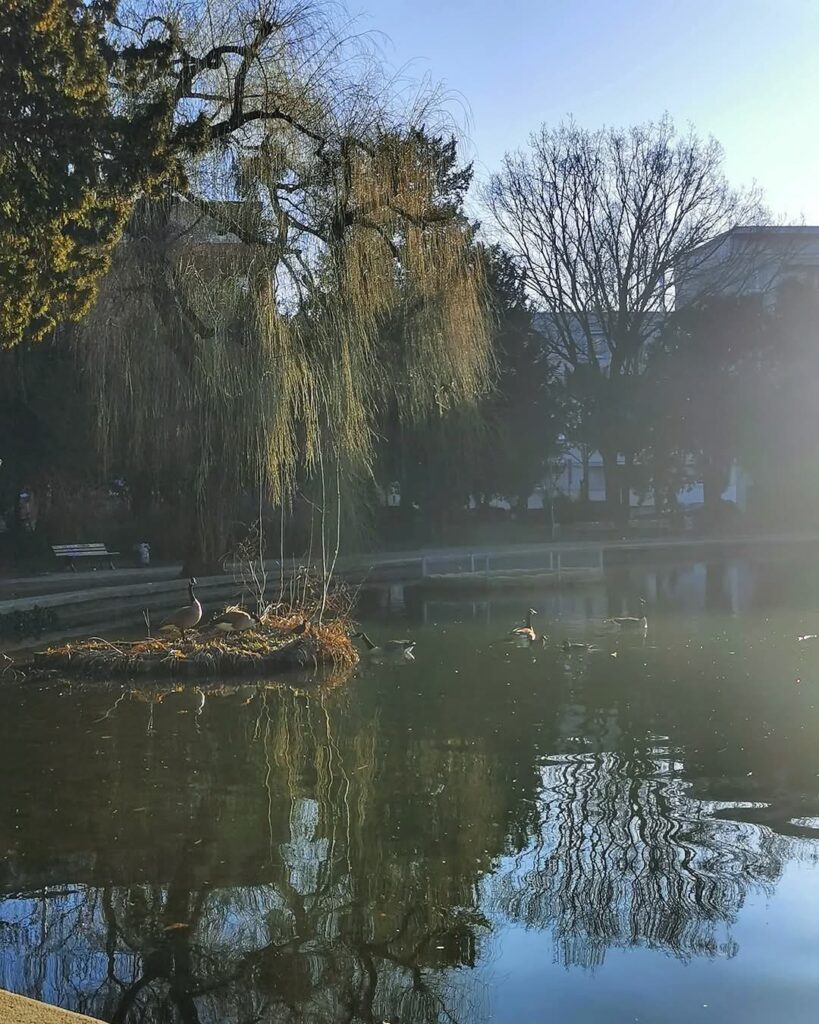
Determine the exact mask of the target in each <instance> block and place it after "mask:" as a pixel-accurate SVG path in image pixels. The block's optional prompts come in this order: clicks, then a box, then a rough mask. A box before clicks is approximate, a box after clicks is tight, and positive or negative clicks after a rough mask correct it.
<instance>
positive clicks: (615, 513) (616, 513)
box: [600, 449, 628, 526]
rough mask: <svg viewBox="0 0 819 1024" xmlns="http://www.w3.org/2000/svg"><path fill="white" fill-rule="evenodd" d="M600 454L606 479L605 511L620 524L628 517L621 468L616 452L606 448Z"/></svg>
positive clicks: (614, 521) (612, 519)
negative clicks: (624, 502)
mask: <svg viewBox="0 0 819 1024" xmlns="http://www.w3.org/2000/svg"><path fill="white" fill-rule="evenodd" d="M600 454H601V455H602V456H603V476H604V477H605V480H606V512H607V514H608V517H609V518H610V519H611V521H612V522H613V523H614V524H615V525H617V526H622V525H623V524H624V523H625V522H626V521H627V519H628V508H627V506H624V505H623V483H622V469H621V467H620V465H619V464H618V462H617V452H616V451H611V450H609V449H606V450H605V451H602V450H601V452H600Z"/></svg>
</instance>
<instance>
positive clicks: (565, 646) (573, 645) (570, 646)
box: [560, 640, 591, 652]
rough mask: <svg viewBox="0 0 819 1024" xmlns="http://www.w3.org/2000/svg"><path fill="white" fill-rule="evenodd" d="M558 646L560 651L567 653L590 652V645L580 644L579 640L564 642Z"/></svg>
mask: <svg viewBox="0 0 819 1024" xmlns="http://www.w3.org/2000/svg"><path fill="white" fill-rule="evenodd" d="M560 646H561V648H562V650H564V651H567V652H571V651H590V650H591V644H584V643H580V641H579V640H564V641H563V643H562V644H561V645H560Z"/></svg>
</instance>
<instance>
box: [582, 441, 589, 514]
mask: <svg viewBox="0 0 819 1024" xmlns="http://www.w3.org/2000/svg"><path fill="white" fill-rule="evenodd" d="M580 460H581V467H582V471H583V475H582V476H581V477H580V502H581V504H582V505H583V506H584V507H585V508H588V506H589V448H588V445H585V444H584V445H581V446H580Z"/></svg>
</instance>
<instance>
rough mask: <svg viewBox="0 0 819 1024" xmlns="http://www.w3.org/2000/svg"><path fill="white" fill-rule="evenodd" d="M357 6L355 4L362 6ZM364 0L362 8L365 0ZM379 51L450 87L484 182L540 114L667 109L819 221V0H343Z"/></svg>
mask: <svg viewBox="0 0 819 1024" xmlns="http://www.w3.org/2000/svg"><path fill="white" fill-rule="evenodd" d="M356 3H358V4H359V6H356ZM362 4H363V6H361V5H362ZM350 9H351V10H352V12H353V13H354V14H356V15H357V25H358V26H359V27H360V28H361V29H363V30H372V31H373V32H375V33H383V34H384V35H383V37H382V36H381V35H379V36H378V38H377V41H378V44H379V46H380V48H381V50H382V52H383V53H384V55H385V57H386V58H387V60H388V61H389V62H390V63H391V64H392V65H393V66H394V67H395V68H397V69H402V70H403V72H404V73H405V74H406V75H408V76H410V77H412V78H421V77H423V76H425V75H428V76H430V77H431V78H433V79H435V80H436V81H441V82H442V83H443V85H444V87H445V88H446V91H447V94H448V97H449V103H450V106H451V108H452V110H453V111H454V113H455V114H456V116H457V117H458V118H459V120H460V121H461V123H465V125H466V132H467V136H468V144H467V147H466V155H467V156H468V157H469V158H470V159H473V160H474V161H475V167H476V174H477V176H478V177H479V178H482V177H485V176H487V175H488V174H489V173H490V172H491V171H492V170H494V169H495V168H496V167H497V166H498V164H499V161H500V160H501V158H502V156H503V154H504V152H506V151H507V150H510V149H515V148H516V147H518V146H520V145H522V144H524V143H525V141H526V137H527V135H528V133H529V132H531V131H532V130H533V129H535V128H537V127H538V126H539V125H540V124H542V123H543V122H546V123H548V124H555V123H557V122H559V121H560V120H562V119H563V118H565V117H566V116H568V115H573V116H574V118H575V120H576V121H577V122H578V123H579V124H581V125H583V126H584V127H588V128H597V127H600V126H602V125H616V126H626V125H630V124H637V123H640V122H643V121H646V120H653V119H656V118H658V117H660V116H661V115H662V114H663V113H664V112H666V111H667V112H668V113H670V114H671V115H672V117H673V118H674V120H675V121H676V122H677V124H678V125H679V126H681V127H685V126H687V125H688V124H691V125H693V126H694V127H695V128H696V130H697V131H698V132H699V133H700V134H702V135H713V136H714V137H715V138H717V139H718V140H719V141H720V142H721V143H722V145H723V147H724V149H725V157H726V161H725V168H726V173H727V174H728V177H729V178H730V180H731V181H732V182H733V183H734V184H735V185H749V184H751V183H752V182H757V183H758V184H759V185H760V186H761V187H762V188H763V190H764V193H765V196H766V199H767V202H768V205H769V207H770V209H771V211H772V212H773V214H774V215H775V216H776V217H778V218H780V219H781V220H782V221H783V222H792V221H798V220H801V219H804V221H805V222H806V223H812V224H819V0H710V2H706V0H559V2H558V0H472V2H468V0H350Z"/></svg>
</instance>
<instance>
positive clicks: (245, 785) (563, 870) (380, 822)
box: [0, 646, 816, 1024]
mask: <svg viewBox="0 0 819 1024" xmlns="http://www.w3.org/2000/svg"><path fill="white" fill-rule="evenodd" d="M629 656H630V655H629V650H628V649H626V648H625V647H623V648H621V649H620V659H619V661H617V662H616V665H617V666H620V668H618V671H621V670H622V671H623V672H624V673H625V675H624V676H623V678H624V679H627V685H624V687H623V688H622V689H617V687H616V686H615V683H614V681H613V677H612V671H613V664H614V663H613V662H612V660H611V659H609V657H608V654H607V653H606V652H602V653H601V654H600V656H599V657H596V658H595V657H592V656H589V658H588V659H581V660H575V661H565V660H564V659H563V656H562V655H556V656H555V660H554V662H553V663H548V664H546V663H544V662H541V663H540V664H538V665H534V664H532V663H531V659H528V660H527V661H526V662H520V665H521V666H524V665H525V666H527V667H526V671H527V672H529V671H530V672H531V673H533V675H532V677H531V678H532V679H533V680H541V679H542V678H543V677H544V673H548V675H549V678H550V679H551V680H552V687H553V689H552V691H551V695H550V697H549V701H550V706H549V708H548V712H547V711H546V710H543V698H542V697H541V695H540V693H539V692H538V691H537V690H535V691H534V692H535V693H536V699H537V701H538V702H539V703H538V704H537V707H539V708H541V710H540V711H539V712H538V714H537V715H534V714H531V715H527V714H523V713H520V714H518V713H517V712H518V710H519V709H520V707H521V706H520V705H519V704H517V703H515V701H517V700H518V698H520V699H522V696H523V686H524V684H519V689H518V691H517V696H515V697H508V696H507V694H509V693H512V692H514V691H513V690H512V689H511V684H510V689H508V690H507V688H506V687H500V686H499V685H498V684H497V679H496V678H495V677H493V676H492V673H491V672H490V671H489V669H486V670H485V671H484V672H483V675H484V676H485V677H486V678H487V680H488V682H487V684H486V685H485V687H484V689H482V690H480V689H479V687H480V686H481V685H482V684H481V683H480V679H481V678H483V677H482V676H481V674H480V671H479V669H480V670H484V668H485V665H486V656H485V655H484V654H478V655H476V658H475V662H474V671H473V675H470V679H471V678H474V679H475V683H474V684H471V685H473V687H474V688H473V691H472V694H473V697H474V699H473V700H471V701H466V700H464V699H463V693H462V692H455V691H454V690H451V689H450V690H447V689H446V688H444V687H439V688H438V689H435V688H434V687H433V686H432V684H430V688H429V689H428V690H426V691H425V690H423V684H422V683H420V682H418V683H415V682H414V683H413V686H411V687H409V688H401V687H399V686H398V685H394V681H393V680H392V679H391V678H390V679H388V680H387V682H385V683H384V684H383V685H384V690H383V692H380V693H379V692H377V691H373V690H372V689H370V690H368V689H367V687H366V686H362V685H361V683H356V684H355V685H353V686H350V687H348V688H346V689H345V688H338V689H335V690H333V689H331V690H329V691H326V690H317V689H314V690H306V689H305V690H303V691H294V690H285V689H278V688H273V687H263V686H261V687H257V686H242V687H221V688H216V689H211V690H209V691H208V697H207V702H206V706H205V708H204V710H203V711H202V710H201V708H200V707H199V701H198V699H194V698H192V697H191V696H190V694H186V693H185V692H176V691H167V690H166V691H156V692H153V693H149V692H147V691H140V692H137V693H128V694H126V697H120V699H117V698H116V695H114V696H113V697H112V696H111V695H110V694H108V693H105V692H103V691H98V690H85V691H83V692H82V693H80V692H79V691H73V690H63V691H60V692H59V693H58V692H56V691H55V690H54V689H53V688H52V689H50V690H49V689H45V690H43V691H38V692H33V691H31V690H27V691H25V692H23V691H22V690H18V691H15V694H14V696H13V697H12V696H9V692H10V691H9V690H6V691H5V696H3V695H0V713H1V712H2V711H3V710H4V707H6V709H7V710H8V708H11V707H12V705H14V711H15V714H14V723H15V724H14V728H10V729H7V730H5V731H4V732H3V736H2V740H3V742H2V744H0V771H1V772H2V773H3V777H4V779H6V780H7V785H5V786H4V787H2V789H0V822H5V823H13V828H11V827H9V826H3V836H2V842H3V844H4V846H3V848H4V849H5V850H6V851H7V856H6V859H5V863H4V865H3V866H2V868H0V889H1V890H2V892H3V893H4V899H3V900H2V903H0V985H2V986H5V987H8V988H11V989H13V990H16V991H20V992H24V993H26V994H28V995H31V996H34V997H39V998H44V999H47V1000H50V1001H53V1002H57V1003H59V1004H61V1005H64V1006H67V1007H70V1008H73V1009H78V1010H81V1011H85V1012H88V1013H91V1014H93V1015H96V1016H99V1017H101V1018H103V1019H105V1020H108V1021H114V1022H119V1024H137V1022H140V1024H170V1022H181V1024H194V1022H201V1024H222V1022H229V1024H250V1022H252V1021H270V1022H276V1024H279V1022H282V1024H290V1022H293V1024H295V1022H297V1021H298V1022H305V1024H314V1022H315V1024H319V1022H321V1024H326V1022H338V1024H341V1022H351V1024H353V1022H355V1024H358V1022H363V1024H370V1022H374V1024H379V1022H381V1021H391V1022H401V1024H438V1022H449V1024H452V1022H462V1024H471V1022H478V1021H481V1020H485V1019H486V1018H487V1016H488V1012H489V1011H488V996H487V991H486V988H485V986H484V984H483V978H484V973H483V971H482V969H481V968H482V966H483V965H485V964H487V963H488V962H489V961H490V960H491V956H492V943H491V935H492V933H493V930H495V929H497V928H498V926H499V925H503V924H504V923H505V922H506V921H510V920H511V921H514V922H516V923H521V924H523V925H525V926H527V927H530V928H535V929H539V930H543V931H545V932H548V933H550V935H551V938H552V943H551V946H552V949H553V954H552V955H553V956H554V957H555V958H556V959H557V961H558V962H559V963H561V964H563V965H566V966H575V965H580V966H583V967H595V966H597V965H599V964H601V963H602V962H603V960H604V957H605V954H606V951H607V949H609V948H613V947H615V948H616V947H619V948H626V947H632V946H643V947H648V948H651V949H657V950H661V951H664V952H667V953H670V954H673V955H674V956H676V957H680V958H683V959H689V958H693V957H703V956H705V957H715V956H732V955H733V954H734V953H735V951H736V945H735V943H734V940H733V939H732V937H731V933H730V925H731V923H732V922H733V921H734V920H735V919H736V916H737V914H738V912H739V911H740V909H741V908H742V906H743V903H744V902H745V901H746V900H747V898H748V895H749V894H750V893H753V892H756V891H759V892H766V891H770V890H771V889H772V888H773V886H774V885H775V884H776V882H777V880H778V879H779V877H780V875H781V873H782V870H783V866H784V864H785V863H786V862H787V861H788V860H789V859H791V858H810V857H814V856H815V853H816V847H815V845H814V844H813V843H811V842H809V841H807V840H801V839H799V838H796V837H791V838H788V837H785V836H783V835H779V834H777V833H775V832H773V831H772V830H770V829H768V828H766V827H761V826H759V825H754V824H750V823H747V822H746V823H743V822H738V821H730V820H725V819H723V818H718V817H716V816H715V812H716V811H717V810H718V807H719V805H718V804H717V803H716V802H715V800H712V799H710V796H711V794H709V799H703V798H701V797H703V795H704V794H703V787H702V786H700V785H698V787H697V790H696V791H695V790H694V789H693V788H692V783H691V781H690V778H689V777H688V772H687V768H688V766H687V765H686V763H685V762H686V760H687V758H688V756H689V754H688V753H687V751H689V750H691V749H693V748H694V745H695V744H694V742H693V739H692V737H691V736H688V737H687V738H686V737H684V736H683V735H682V733H683V732H684V729H683V727H682V726H681V728H680V733H681V735H680V737H678V738H677V740H675V743H674V744H672V743H671V741H669V740H667V739H666V738H665V737H664V736H662V735H660V734H659V733H658V731H657V730H656V728H655V726H656V723H657V721H658V717H659V713H658V705H657V703H656V701H655V703H654V704H651V705H649V703H648V702H647V699H646V700H643V701H642V702H641V700H640V699H638V696H639V695H638V694H637V693H636V691H635V688H634V686H633V684H631V682H630V677H629V676H628V673H629V672H631V671H632V668H633V666H631V667H630V663H629V661H628V658H629ZM444 657H451V656H450V655H449V651H448V650H447V652H446V654H445V655H444ZM498 657H499V658H506V657H507V655H505V654H504V655H498ZM544 657H546V656H545V655H544ZM638 657H639V659H644V658H645V657H648V654H646V652H645V650H644V649H643V647H636V646H635V647H634V658H635V659H636V658H638ZM635 663H636V662H635ZM640 663H642V661H641V662H640ZM503 664H505V662H504V663H503ZM544 665H545V667H544ZM463 666H466V662H464V663H463V665H462V667H463ZM467 667H468V666H467ZM397 671H399V670H396V672H397ZM520 671H521V673H523V668H521V669H520ZM535 673H539V674H535ZM598 675H599V676H600V678H599V679H598V678H597V676H598ZM397 678H398V677H397V676H396V679H397ZM408 678H409V677H408ZM411 678H412V679H413V680H416V679H418V677H417V676H412V677H411ZM527 678H528V677H527ZM526 685H527V686H528V685H529V684H528V683H527V684H526ZM538 685H542V684H540V683H538ZM416 686H417V687H418V689H417V691H416ZM646 692H647V693H649V694H651V693H652V692H653V691H646ZM126 698H127V699H126ZM533 699H534V698H533ZM3 700H5V701H6V702H7V703H6V705H5V706H4V705H2V702H3ZM504 701H512V703H511V704H510V703H504ZM18 705H21V707H19V706H18ZM57 706H59V718H58V717H57V714H58V713H57V712H56V711H55V707H57ZM534 706H535V705H534V704H533V707H534ZM668 714H669V716H670V717H671V718H675V720H678V721H680V722H682V718H683V716H682V715H681V714H680V713H679V709H678V708H672V709H671V710H670V711H669V712H668ZM535 717H538V718H539V719H542V721H538V722H534V721H533V719H534V718H535ZM2 720H3V719H2V715H1V714H0V721H2ZM6 720H8V715H7V716H6ZM42 723H48V724H47V727H46V726H44V725H43V724H42ZM692 728H694V727H693V726H692ZM713 731H714V730H713V729H710V728H709V734H710V733H713ZM708 742H710V743H711V747H713V741H712V740H709V741H707V742H706V739H705V738H704V734H703V739H702V742H700V739H697V741H696V743H697V749H698V751H699V753H698V754H697V757H698V758H699V768H698V770H699V771H700V772H702V771H705V770H706V769H704V768H703V765H704V764H705V763H706V762H707V761H708V762H709V763H710V764H711V765H712V767H711V768H709V769H708V770H709V771H710V772H711V775H709V778H711V777H713V778H717V777H721V776H719V775H718V772H719V769H718V767H713V766H714V765H716V764H717V762H716V761H715V758H716V757H717V754H718V753H719V751H716V752H715V751H714V750H712V749H711V747H709V746H708ZM720 742H723V740H720ZM737 742H738V740H737ZM544 751H549V753H544ZM709 759H710V761H709ZM697 793H699V797H698V796H697V795H696V794H697ZM473 968H476V969H475V970H473Z"/></svg>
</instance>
